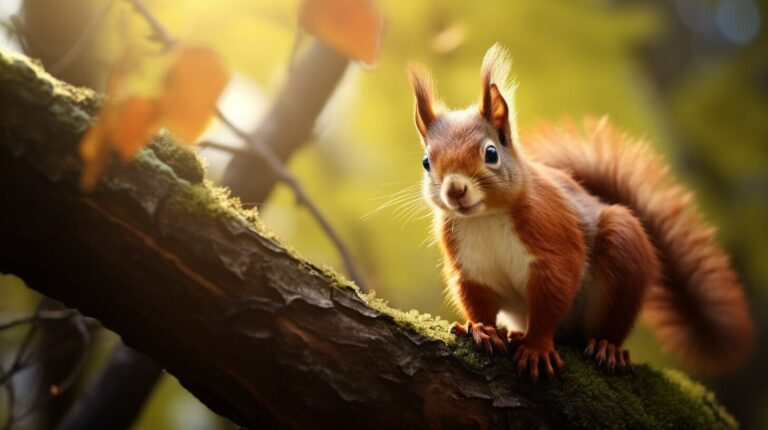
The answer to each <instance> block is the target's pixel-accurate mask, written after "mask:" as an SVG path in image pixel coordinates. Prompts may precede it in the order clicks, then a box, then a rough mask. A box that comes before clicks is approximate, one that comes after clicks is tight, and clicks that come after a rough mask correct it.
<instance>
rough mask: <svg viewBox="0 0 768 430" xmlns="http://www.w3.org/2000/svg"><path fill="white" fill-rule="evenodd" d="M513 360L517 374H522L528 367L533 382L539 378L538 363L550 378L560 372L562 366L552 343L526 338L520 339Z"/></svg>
mask: <svg viewBox="0 0 768 430" xmlns="http://www.w3.org/2000/svg"><path fill="white" fill-rule="evenodd" d="M513 360H514V361H515V362H517V374H518V375H522V374H523V372H525V369H526V368H528V373H529V375H530V377H531V381H533V382H536V381H537V380H538V379H539V366H540V365H541V366H542V367H543V368H544V372H545V373H546V374H547V377H548V378H549V379H550V380H551V379H553V378H554V377H555V373H561V372H562V371H563V367H564V363H563V360H562V359H561V358H560V355H559V354H558V353H557V351H556V350H555V347H554V345H552V343H532V342H530V341H526V339H522V340H521V345H520V346H519V347H517V352H516V353H515V356H514V358H513Z"/></svg>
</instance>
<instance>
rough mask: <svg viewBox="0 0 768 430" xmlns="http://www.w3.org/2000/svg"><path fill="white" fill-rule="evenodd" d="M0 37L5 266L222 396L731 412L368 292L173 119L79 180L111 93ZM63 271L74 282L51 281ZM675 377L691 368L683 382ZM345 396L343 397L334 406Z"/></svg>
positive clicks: (533, 417) (370, 409)
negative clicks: (87, 140)
mask: <svg viewBox="0 0 768 430" xmlns="http://www.w3.org/2000/svg"><path fill="white" fill-rule="evenodd" d="M91 94H92V93H89V92H87V91H83V90H78V89H73V88H72V87H69V86H67V85H63V84H60V83H53V82H51V81H50V80H49V78H48V76H47V75H45V74H44V72H42V71H41V70H40V69H39V68H38V67H37V66H35V65H34V64H33V63H32V62H30V61H28V60H25V59H24V58H22V57H20V56H18V55H9V54H1V53H0V172H2V173H0V189H2V190H3V192H2V193H0V207H3V208H8V210H3V211H0V237H3V239H4V242H3V245H4V246H2V247H0V272H10V273H15V274H18V275H19V276H20V277H21V278H22V279H24V280H25V281H26V282H27V285H29V286H30V287H32V288H35V289H38V290H40V291H42V292H44V293H45V294H47V295H49V296H51V297H56V298H58V299H60V300H63V301H64V302H65V303H66V304H67V305H68V306H72V307H77V308H78V309H81V310H82V311H83V312H85V313H87V314H89V315H93V316H95V317H97V318H99V320H100V321H102V322H103V323H104V325H105V326H106V327H108V328H110V329H112V330H114V331H115V332H116V333H118V334H120V335H121V336H122V337H123V339H125V342H126V344H128V345H131V347H133V348H135V349H137V350H139V351H143V352H145V353H147V354H149V355H151V357H152V358H153V359H155V360H157V362H158V363H160V364H161V365H162V366H164V367H165V368H167V369H168V372H169V373H171V374H173V375H174V376H176V377H177V378H178V380H179V381H180V382H181V384H182V385H183V386H184V387H186V388H187V389H188V390H189V391H190V392H192V393H193V394H194V395H195V396H197V397H198V398H199V399H200V400H201V401H202V402H203V403H205V404H206V405H208V406H209V407H210V408H211V409H212V410H213V411H215V412H217V413H219V414H221V415H224V416H226V417H228V418H230V419H231V420H232V421H234V422H235V423H237V424H239V425H242V426H247V427H251V428H300V427H303V428H325V427H327V428H361V427H376V428H424V427H434V428H457V429H458V428H473V429H478V428H542V427H547V428H563V429H568V428H601V427H602V428H618V427H622V426H626V425H627V423H632V426H633V427H634V428H639V429H640V428H648V429H652V428H728V427H734V426H735V423H734V421H733V420H732V419H730V417H729V416H728V415H727V413H725V412H724V411H723V410H721V409H720V408H719V407H718V406H717V405H716V403H715V402H714V401H713V400H712V397H711V394H709V393H708V392H707V391H706V390H705V389H703V388H702V387H700V386H698V385H696V384H694V383H692V382H691V381H689V380H687V379H685V378H684V377H683V376H682V375H680V374H678V373H677V372H675V373H670V374H667V373H662V372H657V371H654V370H653V369H650V368H648V367H647V366H643V365H639V366H638V368H637V375H636V376H635V377H632V376H629V375H625V376H614V377H606V375H605V374H604V373H603V372H601V371H599V370H597V369H596V368H595V367H594V365H593V363H591V362H588V361H585V360H581V359H579V356H578V353H576V352H574V351H573V350H571V349H569V348H566V347H564V346H563V347H561V353H562V354H563V358H564V359H565V360H566V363H567V370H566V372H565V373H564V374H562V375H561V376H560V377H559V378H558V379H557V381H556V382H555V383H542V384H539V385H537V386H535V387H533V386H531V385H530V384H529V383H528V382H526V381H524V380H521V379H520V378H518V377H516V376H515V375H514V370H513V366H512V365H511V362H510V360H509V359H508V357H504V356H501V357H495V358H490V357H488V356H481V355H478V354H477V353H475V352H474V350H473V348H472V346H471V344H470V342H469V340H468V339H462V340H460V341H456V340H454V338H453V337H452V336H449V335H448V332H447V330H448V327H449V325H448V323H447V322H445V321H441V320H435V319H434V318H432V317H429V316H425V315H419V314H418V313H416V312H411V313H403V312H399V311H396V310H393V309H391V308H388V307H386V306H384V305H383V304H381V303H380V302H376V301H372V300H371V299H370V298H364V297H362V296H361V295H360V294H359V292H358V290H356V289H355V288H353V287H351V286H349V285H348V284H347V283H346V282H345V281H343V280H341V279H339V278H337V277H335V276H334V275H332V274H330V273H328V272H325V271H323V270H322V269H320V268H318V267H316V266H314V265H312V264H311V263H309V262H307V261H305V260H302V259H300V258H299V257H297V256H296V255H295V254H294V253H292V252H290V251H288V250H286V249H285V248H284V247H283V246H282V245H281V244H280V243H279V242H277V241H276V240H275V239H273V238H272V236H271V234H270V233H269V232H267V231H265V230H263V227H260V226H259V224H258V221H257V220H255V219H254V218H253V214H252V213H249V212H244V211H241V210H239V209H238V208H237V206H236V205H235V204H234V203H233V202H231V201H229V200H226V199H225V198H224V197H222V196H221V193H218V194H217V192H216V191H215V190H213V189H211V188H210V187H209V186H207V185H206V184H205V183H204V181H203V179H202V177H200V176H198V177H196V178H190V179H189V180H187V179H180V176H179V174H180V172H188V171H190V170H200V166H199V165H198V164H197V161H196V158H195V157H194V155H193V154H192V153H191V152H189V151H188V150H186V149H184V148H181V147H178V146H177V145H176V144H175V143H174V142H173V141H172V139H171V138H170V137H169V135H168V134H162V135H160V136H157V137H155V139H154V142H153V144H152V145H150V146H149V147H147V148H146V149H144V150H142V151H141V152H140V153H139V155H138V156H137V157H136V159H135V160H134V161H133V162H132V163H128V164H118V165H114V166H112V168H111V169H109V170H108V171H107V173H106V175H105V177H104V180H103V181H102V182H101V184H100V186H99V188H98V189H97V191H96V192H94V193H92V194H88V195H84V194H82V193H80V192H79V191H78V188H77V178H78V177H79V174H80V171H81V167H82V166H81V164H80V163H79V162H78V157H77V144H78V141H79V138H80V136H81V135H82V131H83V129H84V128H85V127H86V126H87V124H88V123H89V121H90V120H91V118H92V115H93V114H94V113H95V112H96V111H97V110H98V103H97V102H96V100H95V99H94V97H93V96H92V95H91ZM50 273H55V274H56V276H57V277H59V278H60V279H62V280H63V281H65V282H46V280H47V279H46V278H47V277H48V276H49V275H48V274H50ZM678 381H679V382H678ZM339 411H343V413H339Z"/></svg>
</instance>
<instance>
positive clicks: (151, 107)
mask: <svg viewBox="0 0 768 430" xmlns="http://www.w3.org/2000/svg"><path fill="white" fill-rule="evenodd" d="M126 64H127V56H125V57H123V58H121V59H120V60H118V61H117V62H116V63H115V65H114V66H113V67H112V69H111V70H110V73H109V76H108V78H107V95H108V96H109V98H108V99H107V101H106V102H105V104H104V106H103V107H102V109H101V112H100V113H99V119H98V121H97V122H96V123H95V124H94V125H93V126H92V127H91V128H90V129H89V130H88V132H86V134H85V135H84V136H83V139H82V141H81V143H80V156H81V158H82V160H83V164H84V167H83V173H82V175H81V178H80V187H81V189H83V190H84V191H90V190H92V189H93V188H94V187H95V186H96V183H97V182H98V180H99V178H100V177H101V176H102V174H103V173H104V170H105V169H106V165H107V163H108V161H109V155H110V153H111V152H112V151H115V152H117V153H118V155H119V156H120V158H121V159H123V160H124V161H127V160H130V159H131V158H133V156H134V155H136V152H138V151H139V150H140V149H141V148H142V147H144V146H145V145H146V144H147V143H148V142H149V140H150V138H151V137H152V135H153V134H155V132H157V130H158V128H160V127H161V126H163V125H164V126H166V127H168V128H169V129H170V130H171V131H173V132H175V133H176V134H178V135H179V137H181V138H182V139H183V140H184V141H186V142H192V141H193V140H194V139H195V138H196V137H197V136H198V135H199V134H200V133H201V132H202V131H203V129H204V128H205V126H206V125H207V123H208V121H210V118H211V116H212V114H213V111H214V109H215V107H216V100H217V99H218V97H219V94H221V91H222V90H223V89H224V87H225V86H226V83H227V81H228V79H229V75H228V72H227V70H226V69H225V68H224V66H223V65H222V64H221V62H220V61H219V59H218V57H217V56H216V55H215V54H213V53H212V52H210V51H208V50H206V49H203V48H194V47H193V48H184V49H182V50H181V51H180V52H179V53H178V54H177V55H176V57H175V58H174V60H173V62H172V63H171V65H170V66H169V68H168V70H167V72H166V77H165V81H164V86H163V88H162V92H161V94H159V95H157V96H155V97H139V96H133V95H129V96H125V97H122V98H115V97H117V95H118V94H119V93H120V92H121V90H122V85H123V81H124V80H125V73H126Z"/></svg>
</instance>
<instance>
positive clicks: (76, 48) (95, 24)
mask: <svg viewBox="0 0 768 430" xmlns="http://www.w3.org/2000/svg"><path fill="white" fill-rule="evenodd" d="M115 1H116V0H107V3H106V4H105V5H104V6H102V8H101V10H99V11H98V12H97V13H96V15H95V16H94V17H93V19H91V22H89V23H88V25H87V26H86V27H85V29H83V32H82V33H80V37H78V38H77V40H76V41H75V43H73V44H72V46H71V47H70V48H69V50H67V52H65V53H64V55H62V56H61V58H59V60H58V61H56V64H54V65H53V66H51V67H50V68H49V71H50V73H51V74H52V75H58V74H59V73H61V72H62V71H64V70H65V69H66V68H67V67H69V65H70V64H72V61H74V59H75V58H77V57H78V56H79V55H80V54H82V52H83V50H84V49H85V47H86V46H88V43H90V42H91V40H93V36H95V35H96V30H98V29H99V27H100V26H101V23H102V22H104V19H105V18H106V17H107V14H109V11H110V10H111V9H112V6H113V5H114V4H115Z"/></svg>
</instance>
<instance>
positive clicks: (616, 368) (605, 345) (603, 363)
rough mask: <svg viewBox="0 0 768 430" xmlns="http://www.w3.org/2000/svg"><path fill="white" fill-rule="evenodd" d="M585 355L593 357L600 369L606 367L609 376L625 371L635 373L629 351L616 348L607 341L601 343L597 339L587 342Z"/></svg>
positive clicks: (603, 340)
mask: <svg viewBox="0 0 768 430" xmlns="http://www.w3.org/2000/svg"><path fill="white" fill-rule="evenodd" d="M595 349H597V353H595ZM584 355H585V356H588V357H593V358H594V360H595V363H596V364H597V366H598V367H604V368H605V370H606V371H607V372H608V373H609V374H613V373H614V372H619V373H623V372H625V371H628V372H632V373H634V365H633V364H632V360H630V358H629V351H627V350H626V349H623V348H621V347H619V346H616V345H614V344H612V343H610V342H608V341H607V340H605V339H602V340H600V341H599V342H598V341H596V340H595V339H589V340H588V341H587V347H586V348H585V349H584Z"/></svg>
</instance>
